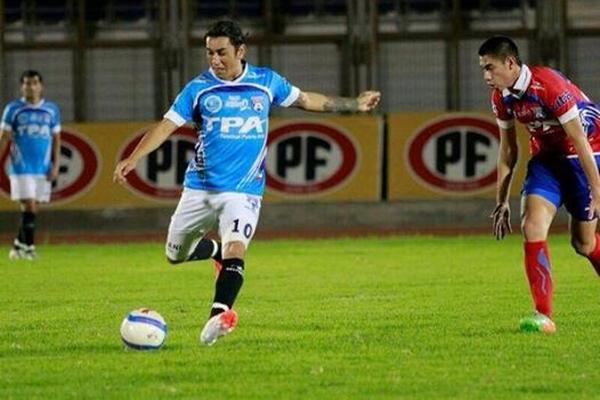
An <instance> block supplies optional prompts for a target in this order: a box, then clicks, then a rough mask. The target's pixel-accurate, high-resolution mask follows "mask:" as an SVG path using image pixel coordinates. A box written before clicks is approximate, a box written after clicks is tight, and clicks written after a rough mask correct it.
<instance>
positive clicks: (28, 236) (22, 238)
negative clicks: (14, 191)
mask: <svg viewBox="0 0 600 400" xmlns="http://www.w3.org/2000/svg"><path fill="white" fill-rule="evenodd" d="M34 232H35V213H32V212H28V211H24V212H22V213H21V226H20V227H19V232H18V234H17V240H18V241H19V242H20V243H22V244H26V245H27V246H31V245H32V244H33V242H34Z"/></svg>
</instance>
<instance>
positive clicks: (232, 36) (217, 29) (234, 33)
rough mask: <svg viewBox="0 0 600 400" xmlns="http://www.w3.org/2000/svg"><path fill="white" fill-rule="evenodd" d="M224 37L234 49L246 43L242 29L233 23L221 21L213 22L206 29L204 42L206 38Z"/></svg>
mask: <svg viewBox="0 0 600 400" xmlns="http://www.w3.org/2000/svg"><path fill="white" fill-rule="evenodd" d="M219 36H226V37H228V38H229V41H230V42H231V44H232V45H233V46H234V47H236V48H237V47H240V46H241V45H243V44H244V43H246V35H244V34H243V33H242V29H241V28H240V27H239V25H238V24H236V23H235V22H233V21H230V20H221V21H217V22H215V23H214V24H213V25H211V26H210V27H209V28H208V31H207V32H206V35H204V40H206V38H207V37H219Z"/></svg>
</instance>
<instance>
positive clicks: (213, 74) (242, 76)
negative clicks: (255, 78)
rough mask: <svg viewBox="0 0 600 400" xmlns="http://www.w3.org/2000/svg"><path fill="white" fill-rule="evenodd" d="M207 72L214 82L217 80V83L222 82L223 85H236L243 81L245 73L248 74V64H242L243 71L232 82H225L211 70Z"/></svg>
mask: <svg viewBox="0 0 600 400" xmlns="http://www.w3.org/2000/svg"><path fill="white" fill-rule="evenodd" d="M208 72H210V74H211V75H212V76H213V78H215V79H216V80H218V81H219V82H223V83H237V82H240V81H241V80H242V79H244V77H245V76H246V73H247V72H248V63H247V62H244V70H243V71H242V73H241V75H240V76H238V77H237V78H235V79H234V80H232V81H226V80H224V79H221V78H219V77H218V76H217V74H215V71H213V69H212V68H209V69H208Z"/></svg>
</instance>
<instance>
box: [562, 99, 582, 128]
mask: <svg viewBox="0 0 600 400" xmlns="http://www.w3.org/2000/svg"><path fill="white" fill-rule="evenodd" d="M575 118H579V109H578V108H577V104H575V105H574V106H573V107H571V108H569V109H568V110H567V112H565V113H564V114H563V115H561V116H560V117H558V121H559V122H560V123H561V125H564V124H566V123H567V122H569V121H570V120H572V119H575Z"/></svg>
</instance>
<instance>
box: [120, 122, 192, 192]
mask: <svg viewBox="0 0 600 400" xmlns="http://www.w3.org/2000/svg"><path fill="white" fill-rule="evenodd" d="M146 132H147V129H145V130H143V131H141V132H137V133H135V134H134V135H133V136H132V137H131V139H130V140H128V141H127V142H126V143H125V146H124V147H123V149H122V150H121V151H120V152H119V155H118V161H120V160H123V159H124V158H126V157H127V156H129V154H131V152H132V151H133V149H134V148H135V146H137V144H138V143H139V141H140V140H141V139H142V137H143V136H144V134H145V133H146ZM196 140H197V134H196V131H195V130H194V129H193V128H191V127H188V126H185V125H184V126H182V127H180V128H178V129H177V130H176V131H175V132H173V134H171V135H170V136H169V138H168V139H167V140H166V141H164V142H163V143H162V144H161V146H160V147H159V148H158V149H156V150H155V151H153V152H152V153H150V154H148V157H143V158H142V159H141V160H140V162H139V163H138V165H137V166H136V169H135V170H133V171H131V172H130V173H129V174H128V175H127V186H128V187H129V188H130V189H131V190H132V191H133V192H134V193H136V194H140V195H142V196H144V197H148V198H151V199H153V200H176V199H177V198H179V195H180V194H181V186H182V185H183V180H184V178H185V171H186V169H187V166H188V162H189V160H190V159H191V158H192V157H194V155H195V150H194V147H195V144H196Z"/></svg>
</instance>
